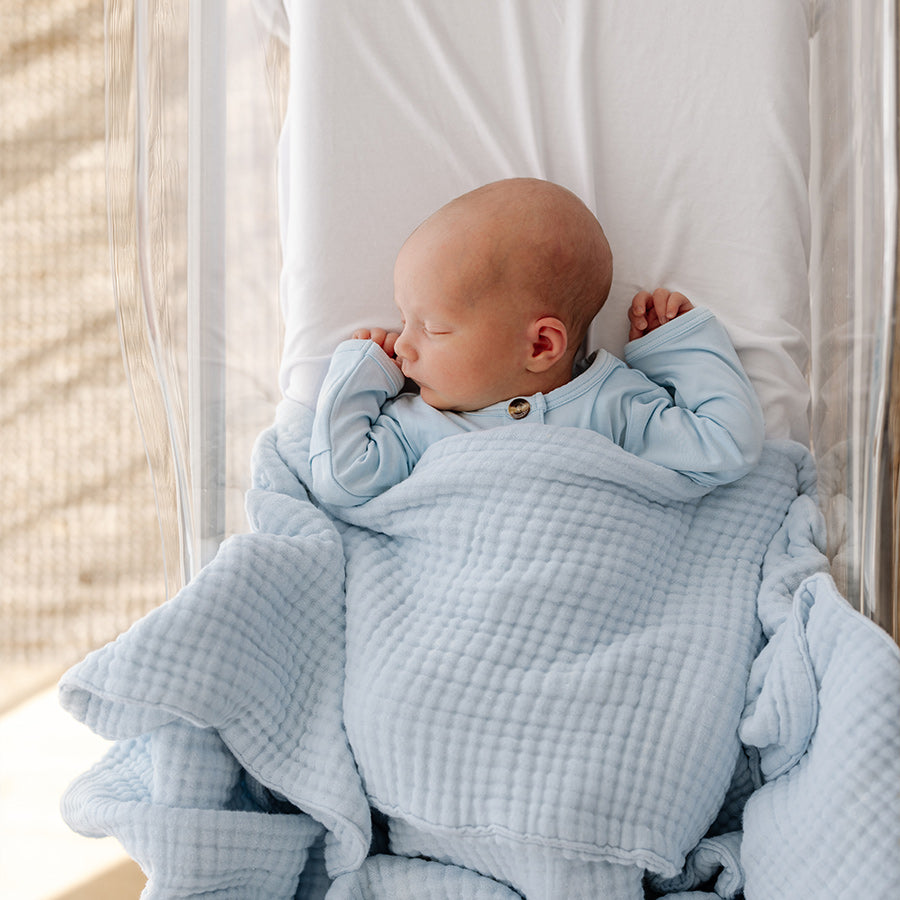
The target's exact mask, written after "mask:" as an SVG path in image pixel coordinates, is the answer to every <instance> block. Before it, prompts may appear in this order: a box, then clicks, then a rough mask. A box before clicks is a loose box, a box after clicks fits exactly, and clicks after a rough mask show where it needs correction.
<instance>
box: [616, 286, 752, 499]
mask: <svg viewBox="0 0 900 900" xmlns="http://www.w3.org/2000/svg"><path fill="white" fill-rule="evenodd" d="M658 293H659V292H657V294H658ZM654 296H657V295H654ZM677 296H681V295H677ZM687 302H689V301H687ZM677 303H678V305H679V307H680V306H682V305H683V304H681V302H680V301H677ZM654 312H655V310H654ZM657 316H658V314H657ZM647 319H648V327H647V328H646V329H644V331H643V335H644V336H642V337H640V338H639V339H636V340H633V341H631V342H630V343H629V344H628V345H627V346H626V348H625V358H626V361H627V362H628V364H629V365H630V366H632V367H633V368H634V369H638V370H640V372H642V373H643V374H644V375H645V376H646V377H647V378H648V379H650V381H651V382H654V383H655V384H656V385H661V386H662V387H663V388H664V390H659V389H658V388H656V389H650V390H647V389H641V390H636V391H635V393H634V394H633V395H632V397H633V401H632V403H631V404H630V405H629V411H628V413H627V416H628V422H627V424H626V426H625V430H626V434H627V439H626V441H625V443H623V446H625V448H626V449H629V450H632V452H635V453H637V454H638V455H640V456H644V457H645V458H649V459H652V460H653V461H654V462H657V463H660V464H661V465H664V466H667V467H668V468H672V469H675V470H677V471H681V472H684V473H685V474H686V475H688V476H689V477H690V478H692V479H693V480H694V481H697V482H698V483H700V484H708V485H715V484H725V483H727V482H729V481H734V480H736V479H737V478H740V477H741V476H743V475H745V474H746V473H747V472H748V471H749V470H750V469H751V468H752V467H753V465H755V463H756V461H757V459H758V458H759V454H760V452H761V450H762V443H763V439H764V436H765V424H764V420H763V414H762V408H761V407H760V405H759V400H758V399H757V396H756V392H755V391H754V389H753V386H752V385H751V383H750V380H749V378H748V377H747V374H746V372H744V369H743V366H742V365H741V362H740V359H739V358H738V355H737V353H736V352H735V349H734V346H733V345H732V343H731V340H730V338H729V337H728V334H727V332H726V331H725V329H724V328H723V327H722V325H721V324H720V323H719V322H718V321H717V320H716V318H715V317H714V316H713V315H712V313H710V312H709V311H708V310H705V309H693V308H692V309H691V310H687V311H684V312H679V313H678V314H677V315H676V316H675V318H674V320H672V319H670V320H669V321H668V322H667V323H666V324H665V325H664V326H663V323H661V322H660V323H658V325H657V326H656V327H654V328H650V327H649V326H650V325H651V324H652V322H653V314H652V313H651V314H649V315H648V316H647ZM635 327H636V328H637V324H636V325H635ZM638 330H640V329H639V328H638ZM647 387H648V388H651V387H652V386H650V385H649V384H648V385H647Z"/></svg>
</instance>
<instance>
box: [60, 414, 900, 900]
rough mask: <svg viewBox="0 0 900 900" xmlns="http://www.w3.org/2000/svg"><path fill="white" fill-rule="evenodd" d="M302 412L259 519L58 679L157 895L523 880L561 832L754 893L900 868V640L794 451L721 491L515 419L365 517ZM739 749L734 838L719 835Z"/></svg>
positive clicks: (84, 822)
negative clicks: (382, 832)
mask: <svg viewBox="0 0 900 900" xmlns="http://www.w3.org/2000/svg"><path fill="white" fill-rule="evenodd" d="M309 417H310V414H309V413H308V411H305V410H303V409H302V408H301V407H298V406H291V405H289V404H285V405H283V406H282V407H281V409H280V410H279V419H278V422H277V423H276V426H275V427H274V428H273V429H271V430H270V431H269V432H267V433H266V434H264V435H263V437H262V438H261V440H260V442H259V445H258V449H257V453H256V456H255V461H254V472H255V486H254V489H253V491H252V492H251V493H250V495H249V497H248V510H249V512H250V517H251V521H252V523H253V527H254V533H253V534H250V535H243V536H238V537H235V538H232V539H231V540H230V541H229V542H227V543H226V544H225V545H223V548H222V550H221V551H220V553H219V555H218V556H217V557H216V558H215V559H214V560H213V562H212V563H211V564H210V566H209V567H207V569H206V570H204V572H203V573H202V574H201V576H200V577H199V578H198V579H196V580H195V581H194V582H193V583H192V584H190V585H188V586H187V587H186V588H185V589H184V590H183V591H182V592H181V593H180V594H179V595H178V596H177V597H175V598H174V599H173V600H172V601H170V602H169V603H168V604H166V605H164V606H163V607H161V608H160V609H159V610H157V611H155V612H154V613H152V614H151V615H150V616H148V617H146V618H145V619H144V620H142V621H141V622H138V623H137V624H136V625H135V626H133V628H132V629H130V630H129V631H128V632H126V634H124V635H123V636H122V637H120V638H119V639H118V640H117V641H116V642H114V643H112V644H110V645H108V646H107V647H106V648H103V649H102V650H100V651H97V652H96V653H94V654H91V655H90V656H89V657H87V658H86V659H85V660H84V661H83V662H82V663H80V664H79V665H78V666H76V667H74V668H73V669H72V670H70V672H69V673H68V674H67V675H66V676H65V677H64V679H63V681H62V684H61V701H62V703H63V705H64V706H65V707H66V708H67V709H68V710H69V711H70V712H72V714H73V715H75V716H77V717H78V718H79V719H81V720H82V721H84V722H86V723H87V724H88V725H90V726H91V727H92V728H94V729H95V730H97V731H98V732H99V733H101V734H104V735H105V736H107V737H110V738H113V739H115V740H116V741H117V743H116V744H115V745H114V746H113V748H112V750H111V751H110V753H109V755H108V756H107V757H106V758H105V759H104V760H102V761H101V762H100V763H99V764H98V765H97V766H96V767H95V768H94V769H92V770H91V771H90V772H88V773H86V774H85V775H84V776H82V777H81V778H80V779H79V780H78V782H76V783H75V785H73V787H72V788H71V789H70V791H69V792H68V794H67V795H66V797H65V798H64V803H63V811H64V815H65V817H66V819H67V821H68V822H69V823H70V824H71V825H72V827H74V828H76V829H77V830H80V831H82V832H84V833H86V834H115V835H117V836H118V837H119V838H120V840H122V842H123V843H124V844H125V846H126V847H127V848H128V850H129V852H131V853H132V855H133V856H134V857H135V858H136V859H137V860H138V861H139V862H140V863H141V865H142V866H143V867H144V869H145V871H146V872H147V873H148V874H149V876H150V879H149V887H148V891H149V893H148V894H147V896H151V897H156V896H159V897H162V896H167V897H191V896H200V895H202V894H203V893H204V891H205V892H208V893H212V892H214V891H218V892H219V893H216V894H215V895H216V896H223V897H231V896H233V897H257V896H259V897H263V896H265V897H268V898H291V897H294V896H295V894H296V896H301V897H320V896H323V893H324V892H325V891H326V890H327V891H328V892H329V893H328V896H329V897H331V898H341V897H344V898H351V897H352V898H357V897H359V898H373V900H374V898H379V897H385V898H387V897H392V898H396V897H401V896H417V897H418V896H422V897H433V898H435V900H437V898H443V897H447V898H448V900H449V898H451V897H458V898H467V897H473V898H474V897H479V898H498V900H499V898H505V897H507V896H515V894H514V893H512V890H511V888H513V889H515V890H516V891H518V892H519V893H520V894H523V893H526V892H525V889H524V888H523V887H522V885H523V884H528V885H530V884H531V883H532V882H529V881H527V879H519V878H517V873H516V870H515V869H516V865H517V862H516V861H517V860H521V861H522V867H523V871H524V869H525V868H527V865H526V862H525V861H527V860H528V859H531V858H534V857H535V856H536V855H537V854H538V851H539V852H540V854H544V855H546V856H547V857H548V858H550V856H554V855H555V856H556V858H557V859H558V860H561V861H562V862H564V861H565V860H566V859H570V860H575V861H578V862H579V865H581V863H583V862H584V861H588V862H589V861H591V860H595V861H598V863H603V864H609V865H613V864H620V865H621V866H622V867H623V868H624V867H638V869H648V870H650V871H652V872H653V873H656V876H657V877H658V878H659V879H674V880H673V881H671V882H670V884H669V886H668V888H667V889H668V890H670V891H671V890H675V891H680V892H682V893H679V894H674V895H672V896H694V895H696V896H711V897H714V896H733V895H734V893H735V892H736V891H737V890H739V889H740V887H741V886H743V889H744V893H745V897H746V898H747V900H772V898H774V897H779V896H784V897H791V898H794V900H814V898H816V900H818V898H821V897H822V896H826V894H825V893H823V889H822V888H821V885H820V882H819V876H818V875H817V874H816V873H817V871H818V869H817V867H818V866H820V865H821V864H822V860H823V859H827V860H828V864H829V869H828V880H827V883H828V894H827V895H828V896H854V897H855V896H865V897H867V898H880V897H885V898H886V897H888V896H893V893H892V892H893V891H894V890H895V889H896V886H897V884H900V862H898V859H897V854H896V853H895V849H896V846H897V840H898V838H900V835H898V832H897V829H898V827H900V826H898V824H897V823H900V800H898V796H897V791H896V784H897V783H900V734H898V727H900V726H898V725H897V722H898V721H900V717H898V716H897V705H898V696H900V683H898V678H900V675H898V673H900V659H898V653H897V648H896V646H895V645H893V643H892V642H890V641H889V640H888V639H887V638H886V637H885V636H884V635H883V633H881V632H879V631H878V630H877V629H876V628H875V627H874V626H872V625H871V623H869V622H867V621H866V620H864V619H862V618H861V617H860V616H858V615H857V614H856V613H854V612H853V611H852V610H850V608H849V606H847V604H846V603H845V602H844V601H843V600H841V599H840V598H839V597H837V596H836V594H835V593H834V592H833V586H832V587H829V585H830V584H831V583H830V580H829V579H828V577H827V575H825V574H823V572H824V569H825V563H824V560H823V558H822V556H821V553H820V552H819V549H818V547H819V545H820V542H821V534H820V529H821V522H820V518H819V516H818V511H817V509H816V506H815V503H814V488H813V483H814V472H813V470H812V467H811V465H810V461H809V456H808V454H807V453H806V452H805V451H804V450H802V448H800V447H798V446H797V445H793V444H778V445H775V444H770V445H767V447H766V449H765V451H764V453H763V457H762V459H761V461H760V464H759V465H758V466H757V468H756V469H754V471H753V472H751V473H750V474H749V475H748V476H747V477H746V478H745V479H743V480H741V481H740V482H738V483H736V484H733V485H729V486H725V487H720V488H716V489H713V490H707V489H705V488H703V487H700V486H698V485H696V484H695V483H693V482H691V481H690V480H689V479H687V478H685V477H683V476H680V475H677V474H675V473H672V472H670V471H668V470H664V469H661V468H659V467H656V466H654V465H653V464H651V463H648V462H646V461H643V460H639V459H636V458H635V457H633V456H631V455H629V454H628V453H626V452H624V451H623V450H621V449H620V448H618V447H616V446H615V445H613V444H612V443H610V442H609V441H607V440H606V439H604V438H602V437H600V436H598V435H595V434H592V433H590V432H586V431H584V430H579V429H565V428H548V427H543V426H527V427H523V428H515V429H497V430H494V431H485V432H479V433H475V434H470V435H462V436H458V437H453V438H449V439H447V440H445V441H442V442H440V443H438V444H435V445H434V446H433V447H432V448H431V449H429V450H428V451H427V452H426V453H425V455H424V456H423V458H422V460H421V461H420V463H419V465H418V466H417V467H416V470H415V472H414V473H413V475H412V476H411V477H410V478H409V479H407V480H406V481H404V482H403V483H401V484H400V485H398V486H397V487H395V488H393V489H391V490H390V491H388V492H386V493H385V494H383V495H382V496H380V497H379V498H376V499H375V500H373V501H371V502H370V503H368V504H365V505H363V506H360V507H357V508H355V509H353V510H350V511H347V512H346V515H345V518H346V519H348V520H350V521H342V520H334V519H331V518H330V517H329V516H328V515H326V514H325V513H324V512H323V511H322V510H321V509H319V508H317V507H316V506H315V505H313V504H312V503H310V502H309V500H308V498H307V495H306V491H305V489H304V487H303V484H302V481H303V479H305V478H306V477H308V435H309V428H310V418H309ZM450 511H452V514H451V513H450ZM764 638H768V644H767V645H766V647H765V648H764V649H763V651H762V652H761V653H760V652H758V651H759V648H760V645H761V643H762V642H763V640H764ZM770 648H774V649H770ZM782 656H785V657H786V658H785V659H782ZM798 657H799V658H798ZM797 673H800V675H801V676H803V677H802V678H800V680H799V681H797V680H796V679H797ZM809 673H812V675H811V677H808V676H809ZM876 683H877V685H878V690H877V691H876V689H875V686H874V685H875V684H876ZM857 691H863V692H871V696H870V697H867V698H863V699H864V700H865V702H863V703H860V702H859V700H860V698H858V697H856V696H855V695H856V692H857ZM811 710H812V712H811ZM739 730H740V735H741V738H739V736H738V734H739ZM741 739H742V740H743V743H742V740H741ZM748 753H749V756H750V758H751V761H752V766H751V767H750V769H751V774H752V776H753V777H754V778H755V782H754V783H753V784H751V785H750V789H752V788H753V787H754V786H755V787H756V789H755V790H753V793H752V794H751V796H750V799H749V800H748V801H747V804H746V815H745V828H744V834H743V840H742V841H741V838H740V836H733V837H728V836H725V835H719V836H718V837H716V836H715V835H713V834H707V831H708V830H709V829H710V826H711V825H712V823H714V822H715V821H716V820H717V818H719V820H720V822H722V823H724V822H726V820H727V821H728V822H731V821H732V820H733V818H734V814H733V812H729V813H728V814H727V815H725V814H723V815H721V816H720V815H719V813H720V809H721V808H723V807H729V808H730V807H732V806H733V805H734V803H735V802H736V801H735V796H736V795H740V797H741V799H742V798H743V796H745V793H746V791H747V786H746V782H747V780H748V778H747V777H745V774H746V771H747V768H748V767H747V764H746V763H747V755H748ZM848 762H849V763H850V765H851V766H852V767H853V768H854V769H855V770H856V771H855V772H854V773H852V777H851V775H850V774H848V773H847V772H845V771H844V770H843V769H844V765H845V764H846V763H848ZM736 772H737V773H738V774H737V775H735V773H736ZM742 773H743V774H742ZM863 785H864V786H865V790H864V791H863V792H862V794H861V796H860V798H859V799H858V800H857V801H855V802H854V803H853V804H850V805H848V790H850V791H857V790H860V789H861V787H862V786H863ZM370 805H371V806H374V807H376V808H378V809H379V810H380V811H381V814H382V815H383V816H385V817H386V818H387V819H388V820H389V825H390V827H391V829H392V831H393V832H394V834H395V836H396V837H397V840H396V841H395V844H394V850H395V852H396V851H397V847H398V846H399V844H400V838H401V837H402V839H403V840H404V841H407V842H408V843H411V842H414V841H417V840H418V841H419V842H420V843H421V844H422V845H427V846H429V847H435V848H439V849H440V852H441V853H442V854H443V856H442V857H441V858H440V859H437V858H436V857H433V859H432V861H426V860H414V859H407V858H404V857H403V856H398V855H393V856H391V855H385V852H386V850H385V848H384V847H383V846H376V845H375V844H373V843H372V840H373V832H372V827H371V821H372V820H371V816H370ZM294 807H296V808H298V809H299V811H298V810H297V809H295V808H294ZM861 821H863V822H865V823H870V822H874V823H877V827H875V826H874V825H865V826H864V825H861V824H860V822H861ZM717 827H718V826H717ZM714 837H715V838H716V840H715V841H712V842H711V839H712V838H714ZM323 838H324V843H323ZM704 838H706V839H707V841H706V843H702V842H703V840H704ZM738 847H739V848H740V849H739V850H738V849H736V848H738ZM809 848H815V852H814V853H810V849H809ZM370 854H375V855H370ZM738 855H739V857H740V858H739V859H738ZM472 861H484V865H483V866H481V867H479V866H475V865H474V863H473V862H472ZM876 862H877V865H876ZM716 865H719V866H721V867H722V873H721V875H720V876H719V878H718V880H717V881H716V884H717V885H718V887H717V888H716V889H717V890H721V891H722V893H721V894H703V893H702V892H701V893H699V894H697V893H696V890H699V889H700V888H701V887H702V885H701V880H702V879H706V878H707V877H709V874H710V872H711V871H713V869H714V868H715V866H716ZM475 868H478V871H475ZM572 868H573V870H574V869H576V868H578V867H577V866H574V865H573V866H572ZM565 869H566V867H565V866H564V865H563V866H562V867H561V868H560V871H563V872H564V871H565ZM323 870H327V877H326V874H325V871H323ZM632 870H633V869H632ZM682 873H683V874H682ZM659 884H664V882H659ZM781 884H790V885H791V888H790V890H781V889H780V887H779V885H781ZM859 885H862V889H861V891H860V892H856V888H857V887H858V886H859ZM773 886H774V887H773ZM529 890H530V887H529ZM692 890H694V891H695V894H692V893H690V892H691V891H692ZM706 890H708V888H707V889H706ZM298 891H299V893H298ZM154 892H155V893H154ZM577 895H578V894H576V893H569V892H568V891H567V888H566V886H565V885H562V886H561V888H560V892H559V893H557V894H556V896H561V897H562V896H566V897H567V896H577ZM531 896H534V897H537V896H540V895H539V894H537V893H534V894H532V895H531ZM544 896H548V897H549V896H553V895H552V894H550V893H547V894H545V895H544ZM610 896H611V897H612V895H610ZM639 896H641V895H640V894H639V895H637V896H634V892H629V893H627V894H626V893H624V892H620V893H619V894H618V895H617V896H615V897H613V898H612V900H638V897H639Z"/></svg>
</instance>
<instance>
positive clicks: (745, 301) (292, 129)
mask: <svg viewBox="0 0 900 900" xmlns="http://www.w3.org/2000/svg"><path fill="white" fill-rule="evenodd" d="M288 14H289V18H290V26H291V33H290V42H291V60H292V62H291V87H290V100H289V111H288V118H287V124H286V127H285V132H284V136H283V139H282V147H281V153H282V156H281V201H282V226H283V238H284V242H285V254H284V259H285V265H284V271H283V284H282V287H283V291H282V293H283V298H282V300H283V305H284V312H285V320H286V325H287V328H286V342H285V353H284V358H283V366H282V389H283V390H284V392H285V393H286V394H287V395H288V396H289V397H292V398H293V399H297V400H300V401H301V402H304V401H305V402H309V400H310V398H312V397H314V396H315V393H316V390H317V387H318V384H319V381H320V379H321V377H322V374H323V369H324V365H325V363H326V362H327V357H328V355H329V354H330V353H331V351H332V350H333V349H334V348H335V347H336V346H337V344H338V343H339V342H340V341H341V340H343V339H344V338H346V337H348V336H349V334H350V333H351V332H352V330H353V329H354V328H356V327H359V326H362V325H375V324H391V323H395V322H396V321H397V315H396V312H395V309H394V307H393V302H392V284H391V280H392V279H391V272H392V267H393V260H394V256H395V255H396V252H397V250H398V248H399V246H400V244H401V243H402V242H403V240H404V239H405V238H406V236H407V235H408V234H409V232H410V231H411V230H412V229H413V227H414V226H415V225H416V224H418V222H419V221H421V220H422V219H423V218H424V217H425V216H427V215H428V214H429V213H431V212H432V211H433V210H435V209H437V208H438V207H439V206H441V205H442V204H443V203H445V202H446V201H447V200H449V199H451V198H452V197H454V196H457V195H458V194H460V193H462V192H464V191H466V190H469V189H471V188H474V187H476V186H478V185H480V184H483V183H485V182H488V181H492V180H495V179H498V178H503V177H509V176H514V175H530V176H536V177H543V178H547V179H549V180H552V181H556V182H559V183H561V184H563V185H565V186H566V187H568V188H570V189H572V190H574V191H575V192H576V193H577V194H579V195H580V196H581V197H582V198H583V199H584V200H585V201H586V202H587V203H588V205H589V206H591V207H592V208H593V209H594V210H595V212H596V213H597V215H598V217H599V218H600V220H601V222H602V223H603V225H604V227H605V229H606V231H607V234H608V236H609V239H610V243H611V245H612V249H613V253H614V256H615V278H614V282H613V287H612V293H611V298H610V301H609V302H608V304H607V306H606V308H605V309H604V310H603V312H602V313H601V315H600V316H599V317H598V321H597V323H596V325H595V327H594V329H593V331H592V336H591V342H592V345H593V347H596V346H598V345H602V346H604V347H606V348H607V349H609V350H611V351H612V352H614V353H618V352H620V351H621V349H622V346H623V344H624V342H625V339H626V337H627V324H626V320H625V315H624V310H625V307H626V305H627V303H628V302H629V301H630V299H631V296H632V295H633V293H634V292H635V291H636V290H637V289H638V288H640V287H647V288H650V289H652V288H653V287H656V286H660V285H664V286H667V287H669V288H671V289H677V290H681V291H683V292H684V293H686V294H687V295H688V296H689V297H690V298H691V299H692V300H694V301H695V302H696V303H698V304H702V305H705V306H708V307H710V308H711V309H712V310H713V311H714V312H715V313H716V314H717V315H718V316H719V317H720V318H721V320H722V321H723V322H724V323H725V325H726V327H727V328H728V330H729V332H730V334H731V336H732V339H733V340H734V342H735V345H736V346H737V348H738V350H739V352H740V353H741V356H742V359H743V362H744V364H745V367H746V368H747V371H748V373H749V374H750V377H751V379H752V380H753V382H754V384H755V386H756V388H757V390H758V392H759V393H760V396H761V400H762V403H763V407H764V409H765V410H766V418H767V428H768V434H769V436H770V437H772V436H774V437H782V436H790V437H793V438H795V439H798V440H800V441H803V442H806V440H807V436H808V424H807V418H808V409H807V407H808V399H809V395H808V388H807V385H806V381H805V377H804V376H805V370H806V366H807V356H808V336H809V302H808V280H807V257H808V247H809V213H808V199H807V168H808V155H809V114H808V63H809V39H808V38H809V4H808V0H757V2H754V3H741V4H738V3H722V2H720V0H632V2H629V3H612V2H608V3H599V2H596V0H556V2H550V0H507V2H500V0H495V2H487V3H486V2H484V0H454V2H453V3H441V2H436V0H434V2H426V0H406V2H400V0H342V2H341V3H332V2H326V0H318V2H307V0H303V2H300V0H291V2H290V3H288Z"/></svg>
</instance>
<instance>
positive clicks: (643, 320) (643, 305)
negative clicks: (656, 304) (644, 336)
mask: <svg viewBox="0 0 900 900" xmlns="http://www.w3.org/2000/svg"><path fill="white" fill-rule="evenodd" d="M652 299H653V298H652V297H651V295H650V292H649V291H639V292H638V293H637V294H635V295H634V297H633V299H632V301H631V306H630V307H629V309H628V321H629V322H631V326H632V328H635V329H637V330H638V331H644V330H645V329H646V328H647V324H648V323H647V306H648V305H649V304H650V303H651V302H652Z"/></svg>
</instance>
